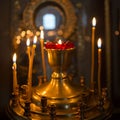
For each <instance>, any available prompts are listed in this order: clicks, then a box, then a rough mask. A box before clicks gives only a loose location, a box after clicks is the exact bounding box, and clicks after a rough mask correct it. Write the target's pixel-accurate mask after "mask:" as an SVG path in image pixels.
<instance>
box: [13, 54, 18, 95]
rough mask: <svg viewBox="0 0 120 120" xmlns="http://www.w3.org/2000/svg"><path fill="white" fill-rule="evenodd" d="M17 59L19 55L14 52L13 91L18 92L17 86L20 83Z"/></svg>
mask: <svg viewBox="0 0 120 120" xmlns="http://www.w3.org/2000/svg"><path fill="white" fill-rule="evenodd" d="M16 59H17V55H16V53H14V55H13V66H12V69H13V93H14V94H16V92H17V87H18V84H17V71H16V70H17V64H16Z"/></svg>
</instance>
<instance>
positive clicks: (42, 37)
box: [40, 26, 44, 39]
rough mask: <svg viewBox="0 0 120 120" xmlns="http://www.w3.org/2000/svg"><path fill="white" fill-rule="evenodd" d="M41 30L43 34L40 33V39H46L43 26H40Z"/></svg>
mask: <svg viewBox="0 0 120 120" xmlns="http://www.w3.org/2000/svg"><path fill="white" fill-rule="evenodd" d="M40 30H41V32H40V38H41V39H44V32H43V26H40Z"/></svg>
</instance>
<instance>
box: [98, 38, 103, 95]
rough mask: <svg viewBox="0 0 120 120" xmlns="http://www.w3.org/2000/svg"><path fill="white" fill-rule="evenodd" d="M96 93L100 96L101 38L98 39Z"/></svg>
mask: <svg viewBox="0 0 120 120" xmlns="http://www.w3.org/2000/svg"><path fill="white" fill-rule="evenodd" d="M97 45H98V93H99V96H101V53H102V49H101V46H102V40H101V38H99V39H98V42H97Z"/></svg>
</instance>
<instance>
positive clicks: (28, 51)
mask: <svg viewBox="0 0 120 120" xmlns="http://www.w3.org/2000/svg"><path fill="white" fill-rule="evenodd" d="M26 45H27V54H28V57H29V58H30V39H29V38H28V39H27V41H26Z"/></svg>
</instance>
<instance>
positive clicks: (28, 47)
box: [27, 36, 37, 100]
mask: <svg viewBox="0 0 120 120" xmlns="http://www.w3.org/2000/svg"><path fill="white" fill-rule="evenodd" d="M36 42H37V37H36V36H35V37H34V40H33V46H32V47H30V46H29V44H30V43H29V42H27V50H28V56H29V69H28V100H31V94H32V69H33V59H34V55H35V48H36ZM30 52H31V53H30Z"/></svg>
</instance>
